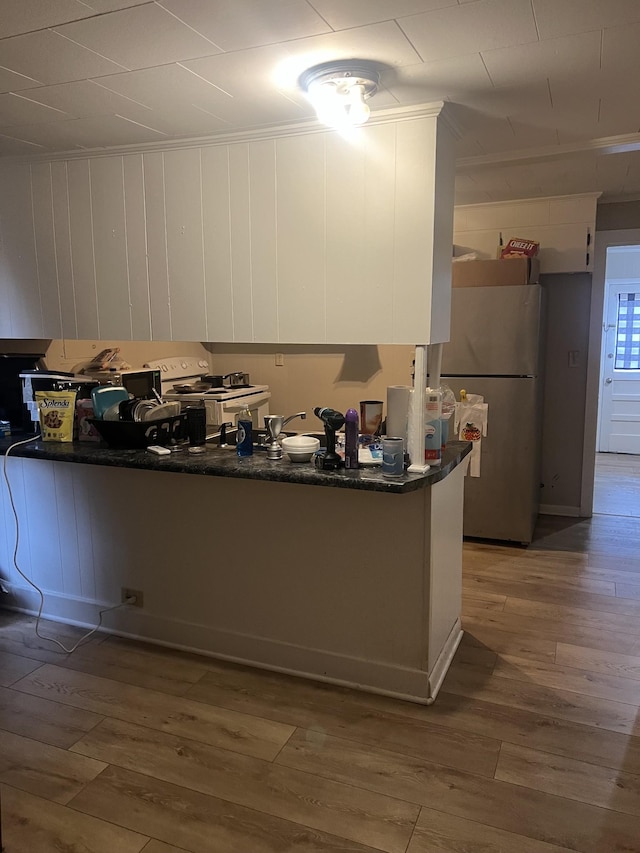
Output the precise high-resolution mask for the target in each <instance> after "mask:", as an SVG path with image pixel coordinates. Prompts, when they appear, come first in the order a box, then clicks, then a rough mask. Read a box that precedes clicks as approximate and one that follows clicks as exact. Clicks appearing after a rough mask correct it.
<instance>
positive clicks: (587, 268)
mask: <svg viewBox="0 0 640 853" xmlns="http://www.w3.org/2000/svg"><path fill="white" fill-rule="evenodd" d="M599 195H600V193H587V194H585V195H577V196H558V197H557V198H540V199H528V200H526V201H512V202H495V203H492V204H474V205H463V206H460V207H456V209H455V217H454V235H453V240H454V243H455V246H456V253H457V254H461V253H463V252H470V251H476V252H478V254H479V256H480V257H482V258H495V257H496V252H497V250H498V243H499V239H500V234H502V238H503V241H504V243H506V242H507V241H508V240H510V239H512V238H514V237H520V238H522V239H525V240H535V241H537V242H539V243H540V254H539V257H540V272H541V273H567V272H591V271H592V269H593V250H594V247H593V236H594V234H595V223H596V204H597V200H598V197H599Z"/></svg>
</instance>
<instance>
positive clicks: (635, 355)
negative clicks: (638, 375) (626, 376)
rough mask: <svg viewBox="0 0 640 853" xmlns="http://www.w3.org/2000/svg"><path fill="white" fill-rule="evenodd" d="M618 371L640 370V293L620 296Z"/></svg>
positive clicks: (617, 327) (617, 350) (617, 344)
mask: <svg viewBox="0 0 640 853" xmlns="http://www.w3.org/2000/svg"><path fill="white" fill-rule="evenodd" d="M615 369H616V370H640V291H639V292H638V293H621V294H620V295H619V296H618V322H617V324H616V358H615Z"/></svg>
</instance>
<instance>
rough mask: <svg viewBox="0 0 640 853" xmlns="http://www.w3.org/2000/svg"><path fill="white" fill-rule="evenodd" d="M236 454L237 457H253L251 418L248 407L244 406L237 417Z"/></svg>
mask: <svg viewBox="0 0 640 853" xmlns="http://www.w3.org/2000/svg"><path fill="white" fill-rule="evenodd" d="M236 453H237V454H238V456H253V418H252V417H251V410H250V409H249V406H245V407H244V409H243V410H242V411H241V412H240V414H239V415H238V440H237V442H236Z"/></svg>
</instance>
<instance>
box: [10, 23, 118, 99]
mask: <svg viewBox="0 0 640 853" xmlns="http://www.w3.org/2000/svg"><path fill="white" fill-rule="evenodd" d="M0 66H1V67H3V68H6V69H9V70H11V71H15V72H17V73H18V74H24V75H26V76H27V77H32V78H33V79H34V80H39V81H40V82H41V83H43V84H45V85H46V84H50V83H67V82H69V81H71V80H84V79H86V78H87V77H99V76H100V75H101V74H114V73H115V72H116V71H122V70H123V68H122V66H120V65H118V64H117V63H115V62H111V61H110V60H108V59H105V58H104V57H102V56H98V54H96V53H93V52H92V51H90V50H87V49H86V48H84V47H82V46H80V45H78V44H73V42H70V41H69V40H68V39H65V38H63V37H62V36H60V35H58V34H57V33H54V32H52V31H51V30H42V31H40V32H38V33H30V34H29V35H25V36H14V37H13V38H9V39H3V40H2V41H0Z"/></svg>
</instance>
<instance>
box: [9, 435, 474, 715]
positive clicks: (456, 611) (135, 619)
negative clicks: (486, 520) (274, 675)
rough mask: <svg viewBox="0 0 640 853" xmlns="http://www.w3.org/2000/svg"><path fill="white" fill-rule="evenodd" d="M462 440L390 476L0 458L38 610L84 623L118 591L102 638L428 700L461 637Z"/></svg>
mask: <svg viewBox="0 0 640 853" xmlns="http://www.w3.org/2000/svg"><path fill="white" fill-rule="evenodd" d="M8 444H9V441H7V440H5V441H4V442H3V444H2V445H0V452H4V448H6V447H7V446H8ZM468 452H469V445H468V444H465V443H461V442H452V443H451V444H450V446H449V447H448V448H447V451H446V453H445V457H444V459H443V464H442V466H441V468H440V469H437V468H436V469H431V470H430V471H428V472H427V473H426V474H408V475H405V476H404V477H403V478H402V479H400V480H397V481H394V480H385V479H384V478H383V477H382V476H381V474H380V473H379V471H378V472H374V470H373V469H370V470H364V469H361V470H360V471H357V472H344V471H342V472H331V473H329V472H320V471H316V469H315V468H314V467H313V466H312V465H311V464H293V463H289V462H286V461H282V462H276V463H273V462H271V463H269V462H268V461H267V460H266V459H265V458H264V456H263V455H262V454H259V453H256V454H254V456H253V457H250V458H248V459H238V458H237V457H236V455H235V453H233V452H229V451H224V450H219V449H218V450H213V451H207V453H206V454H203V455H202V456H200V457H198V456H195V457H194V456H192V457H189V455H188V454H187V453H176V454H172V456H171V457H167V458H158V457H154V456H152V455H151V454H149V453H147V452H145V451H144V450H139V451H133V450H115V449H110V448H104V447H101V446H97V445H88V444H87V445H82V444H68V445H64V444H55V443H50V444H46V443H42V442H38V443H35V444H34V445H26V446H23V447H20V448H16V449H15V450H14V451H13V453H12V456H13V455H14V454H15V456H16V457H18V458H15V459H13V458H11V457H10V458H9V459H8V460H7V461H8V466H7V469H8V473H9V478H10V481H11V483H12V487H13V489H14V492H15V499H16V503H17V504H18V507H19V510H20V508H21V507H23V506H24V501H25V500H26V496H28V495H30V496H31V497H30V499H29V513H28V514H27V513H20V517H21V527H22V529H21V535H20V548H19V552H18V562H19V563H20V564H21V566H22V567H23V568H24V570H26V572H27V574H31V573H32V571H31V569H32V566H33V565H35V563H36V562H44V555H45V552H46V554H47V560H46V562H47V565H48V568H47V570H46V573H47V577H46V578H43V577H42V574H43V572H42V569H41V568H39V570H38V572H37V574H38V576H39V580H40V583H41V585H42V586H43V587H44V589H45V594H46V601H47V604H46V608H45V613H46V614H48V615H50V616H53V617H54V618H58V619H63V620H65V621H76V622H80V623H83V622H84V623H87V624H91V623H93V622H94V617H95V606H94V603H95V602H96V601H97V602H100V603H102V602H105V604H107V605H108V604H112V603H113V602H115V601H119V600H120V596H121V588H122V587H124V586H126V587H128V588H131V589H136V590H141V591H142V592H143V594H144V607H143V608H142V609H138V608H135V607H130V608H126V609H124V610H120V611H116V612H114V613H112V614H109V616H108V617H107V619H106V620H105V621H106V624H107V627H108V628H109V629H110V630H111V629H112V630H115V631H116V632H117V633H121V634H125V635H131V636H136V637H142V638H145V639H149V640H151V641H154V642H159V643H165V644H168V645H172V646H177V647H181V648H186V649H194V650H198V651H201V652H204V653H206V654H211V655H214V656H216V657H222V658H226V659H230V660H234V661H239V662H244V663H248V664H252V665H255V666H260V667H265V668H268V669H276V670H280V671H285V672H290V673H293V674H297V675H302V676H308V677H311V678H316V679H320V680H326V681H331V682H334V683H339V684H345V685H351V686H355V687H359V688H361V689H364V690H370V691H374V692H383V693H388V694H391V695H395V696H399V697H403V698H407V699H411V700H413V701H416V702H422V703H429V702H431V701H433V699H434V698H435V695H436V693H437V691H438V688H439V686H440V683H441V681H442V678H443V677H444V674H445V673H446V670H447V667H448V664H449V662H450V660H451V658H452V656H453V654H454V652H455V649H456V648H457V644H458V642H459V640H460V637H461V628H460V594H461V593H460V586H461V556H462V555H461V548H460V543H461V539H462V505H463V482H464V475H465V471H466V467H467V462H468V457H467V454H468ZM67 463H76V464H67ZM141 469H142V470H141ZM145 469H146V470H145ZM1 494H2V500H3V502H4V507H3V508H2V509H3V514H4V517H5V518H9V515H10V511H9V506H8V498H7V494H6V490H3V491H2V493H1ZM178 496H179V497H178ZM10 532H11V526H10V525H9V524H8V523H7V533H8V535H7V539H10V538H11V537H10ZM9 545H10V542H8V543H7V550H8V551H9V550H10V549H9ZM52 555H54V556H53V557H52ZM16 597H17V599H18V601H17V603H18V604H19V605H20V606H22V607H26V608H30V609H33V607H34V603H35V596H32V595H31V593H29V592H28V591H27V590H26V589H25V590H23V589H22V588H20V589H19V590H17V591H16Z"/></svg>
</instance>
